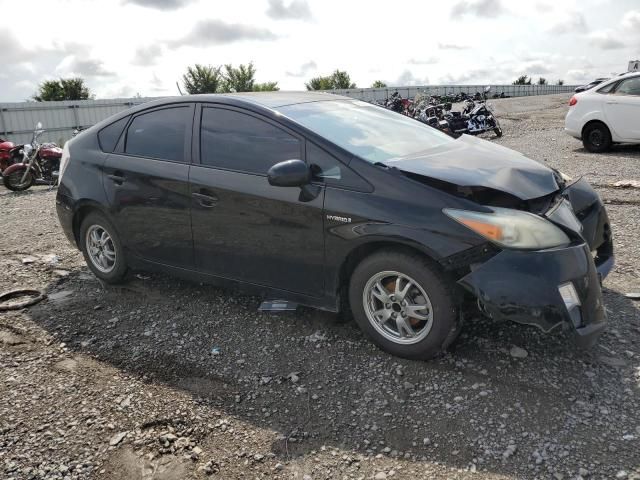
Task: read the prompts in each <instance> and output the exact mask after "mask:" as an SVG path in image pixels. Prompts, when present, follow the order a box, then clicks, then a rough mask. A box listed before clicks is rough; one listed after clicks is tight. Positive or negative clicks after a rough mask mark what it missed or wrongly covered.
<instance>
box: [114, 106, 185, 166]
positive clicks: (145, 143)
mask: <svg viewBox="0 0 640 480" xmlns="http://www.w3.org/2000/svg"><path fill="white" fill-rule="evenodd" d="M190 114H191V108H190V107H188V106H184V107H174V108H164V109H162V110H154V111H152V112H149V113H144V114H142V115H138V116H137V117H135V118H134V119H133V121H132V122H131V125H129V128H128V129H127V139H126V145H125V148H124V151H125V153H128V154H130V155H139V156H141V157H149V158H158V159H161V160H173V161H177V162H183V161H185V158H184V150H185V148H184V147H185V138H186V136H187V135H186V133H187V129H188V128H189V127H190V125H191V115H190Z"/></svg>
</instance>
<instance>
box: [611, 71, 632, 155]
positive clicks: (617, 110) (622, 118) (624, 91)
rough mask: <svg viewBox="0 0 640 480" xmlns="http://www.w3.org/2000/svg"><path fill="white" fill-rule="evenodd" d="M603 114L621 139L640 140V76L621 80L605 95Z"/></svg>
mask: <svg viewBox="0 0 640 480" xmlns="http://www.w3.org/2000/svg"><path fill="white" fill-rule="evenodd" d="M605 115H606V117H607V122H608V123H609V125H610V126H611V128H612V130H613V131H614V132H615V133H616V134H617V135H618V136H619V137H620V138H621V139H622V140H626V141H630V142H631V141H640V77H632V78H627V79H626V80H623V81H622V82H620V83H619V84H618V86H617V87H616V89H615V91H614V92H613V93H610V94H607V95H606V98H605Z"/></svg>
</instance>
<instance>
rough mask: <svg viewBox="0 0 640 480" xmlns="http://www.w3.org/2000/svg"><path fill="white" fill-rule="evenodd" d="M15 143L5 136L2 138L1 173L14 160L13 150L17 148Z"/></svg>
mask: <svg viewBox="0 0 640 480" xmlns="http://www.w3.org/2000/svg"><path fill="white" fill-rule="evenodd" d="M15 146H16V145H15V144H14V143H13V142H10V141H9V140H5V139H4V138H0V174H1V173H2V172H3V171H4V170H5V169H6V168H7V167H8V166H10V165H11V164H12V163H14V162H13V161H12V160H13V150H14V149H15Z"/></svg>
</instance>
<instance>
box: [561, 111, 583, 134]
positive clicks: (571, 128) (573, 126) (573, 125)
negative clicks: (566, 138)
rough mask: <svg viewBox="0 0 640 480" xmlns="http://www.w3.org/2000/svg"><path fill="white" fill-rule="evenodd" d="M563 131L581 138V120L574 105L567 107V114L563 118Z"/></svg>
mask: <svg viewBox="0 0 640 480" xmlns="http://www.w3.org/2000/svg"><path fill="white" fill-rule="evenodd" d="M564 131H565V133H566V134H568V135H571V136H572V137H574V138H577V139H581V138H582V121H581V120H580V118H578V113H577V111H576V108H575V107H569V111H568V112H567V116H566V117H565V118H564Z"/></svg>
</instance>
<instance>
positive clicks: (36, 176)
mask: <svg viewBox="0 0 640 480" xmlns="http://www.w3.org/2000/svg"><path fill="white" fill-rule="evenodd" d="M43 133H44V130H43V129H42V124H41V123H40V122H38V124H37V125H36V128H35V130H34V131H33V137H32V138H31V143H30V144H25V145H17V146H15V147H14V151H16V150H17V152H18V154H21V156H22V159H21V161H19V162H17V163H14V164H13V165H10V166H8V167H7V168H6V169H5V170H4V171H3V174H2V182H3V183H4V186H5V187H7V188H8V189H9V190H13V191H22V190H27V189H28V188H29V187H31V186H32V185H34V184H40V185H56V184H57V183H58V173H59V170H60V159H61V158H62V149H61V148H60V147H58V146H57V145H56V144H55V143H42V144H40V143H38V138H39V137H40V136H41V135H42V134H43Z"/></svg>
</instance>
